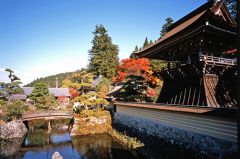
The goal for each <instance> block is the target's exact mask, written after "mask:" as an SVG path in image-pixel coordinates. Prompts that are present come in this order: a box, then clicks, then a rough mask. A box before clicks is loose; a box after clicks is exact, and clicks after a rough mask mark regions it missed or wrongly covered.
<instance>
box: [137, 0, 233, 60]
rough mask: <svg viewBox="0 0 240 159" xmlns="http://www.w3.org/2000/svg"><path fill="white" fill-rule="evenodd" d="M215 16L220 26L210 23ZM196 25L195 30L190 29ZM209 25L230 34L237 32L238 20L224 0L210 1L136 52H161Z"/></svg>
mask: <svg viewBox="0 0 240 159" xmlns="http://www.w3.org/2000/svg"><path fill="white" fill-rule="evenodd" d="M209 18H213V19H215V20H217V21H218V22H219V25H220V26H221V27H219V25H218V26H214V25H212V24H209V22H208V19H209ZM193 26H194V27H195V30H193V29H189V28H193ZM205 26H209V27H212V28H213V29H215V30H217V31H223V32H226V33H229V34H236V21H235V20H234V19H233V18H232V17H231V16H230V14H229V12H228V10H227V8H226V6H225V4H224V3H223V0H218V1H216V2H213V1H208V2H207V3H205V4H203V5H202V6H200V7H199V8H197V9H196V10H194V11H192V12H191V13H189V14H188V15H186V16H184V17H183V18H181V19H180V20H178V21H176V22H175V23H173V24H172V25H171V26H170V27H169V28H168V30H167V31H168V32H167V33H166V34H165V35H164V36H163V37H161V38H160V39H158V40H157V41H156V42H155V43H153V44H152V45H149V46H147V47H145V48H144V49H142V50H140V51H138V52H135V54H136V55H138V56H139V57H147V58H149V57H151V56H149V55H150V54H156V53H160V52H161V50H163V49H164V48H166V47H168V46H170V44H173V43H174V42H176V41H178V40H179V39H181V38H182V37H183V36H184V37H185V36H188V35H189V34H191V33H194V32H196V31H197V30H200V29H203V27H205Z"/></svg>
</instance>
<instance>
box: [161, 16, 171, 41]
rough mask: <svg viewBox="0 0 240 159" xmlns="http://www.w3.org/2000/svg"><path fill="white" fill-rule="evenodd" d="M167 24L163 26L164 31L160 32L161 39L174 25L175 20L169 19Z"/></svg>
mask: <svg viewBox="0 0 240 159" xmlns="http://www.w3.org/2000/svg"><path fill="white" fill-rule="evenodd" d="M165 21H166V23H165V24H164V25H163V26H162V30H161V31H160V38H161V37H163V36H164V35H165V34H166V33H167V29H168V27H169V26H171V25H172V23H173V19H172V18H170V17H168V18H167V19H165Z"/></svg>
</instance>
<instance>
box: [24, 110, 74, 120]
mask: <svg viewBox="0 0 240 159" xmlns="http://www.w3.org/2000/svg"><path fill="white" fill-rule="evenodd" d="M72 115H73V113H72V112H66V111H54V110H49V111H31V112H27V113H23V115H22V119H28V118H39V117H54V116H72Z"/></svg>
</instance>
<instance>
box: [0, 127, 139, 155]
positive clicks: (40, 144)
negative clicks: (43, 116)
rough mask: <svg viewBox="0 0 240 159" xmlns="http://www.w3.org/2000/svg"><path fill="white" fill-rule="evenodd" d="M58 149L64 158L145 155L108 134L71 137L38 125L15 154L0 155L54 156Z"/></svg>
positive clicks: (65, 133)
mask: <svg viewBox="0 0 240 159" xmlns="http://www.w3.org/2000/svg"><path fill="white" fill-rule="evenodd" d="M12 144H14V143H12ZM1 149H4V148H3V147H2V148H1ZM56 151H57V152H59V153H60V155H61V156H62V157H63V158H64V159H83V158H84V159H85V158H88V159H123V158H124V159H134V158H140V159H141V158H143V156H141V155H139V154H138V153H137V152H136V151H133V150H129V149H128V148H127V147H125V146H122V145H121V144H119V143H118V142H117V141H116V140H114V139H113V138H112V137H111V136H110V135H108V134H94V135H87V136H74V137H71V136H70V135H69V133H68V132H67V131H65V132H63V131H59V130H57V129H55V130H53V131H52V133H50V134H48V133H47V131H46V129H35V130H34V131H33V132H29V133H28V134H27V136H26V137H25V139H24V140H23V142H22V145H21V148H19V150H18V151H17V152H16V153H15V154H9V155H7V154H6V153H5V155H2V156H0V158H20V159H51V158H52V155H53V154H54V152H56Z"/></svg>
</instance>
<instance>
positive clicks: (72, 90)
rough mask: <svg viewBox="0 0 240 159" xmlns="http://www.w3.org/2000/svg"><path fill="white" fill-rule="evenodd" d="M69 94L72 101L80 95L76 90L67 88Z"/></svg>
mask: <svg viewBox="0 0 240 159" xmlns="http://www.w3.org/2000/svg"><path fill="white" fill-rule="evenodd" d="M69 93H70V94H71V98H72V99H74V98H75V97H77V96H79V95H80V94H79V93H78V91H77V89H76V88H71V87H70V88H69Z"/></svg>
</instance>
